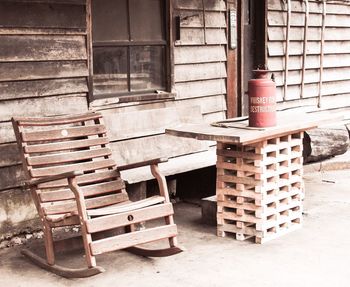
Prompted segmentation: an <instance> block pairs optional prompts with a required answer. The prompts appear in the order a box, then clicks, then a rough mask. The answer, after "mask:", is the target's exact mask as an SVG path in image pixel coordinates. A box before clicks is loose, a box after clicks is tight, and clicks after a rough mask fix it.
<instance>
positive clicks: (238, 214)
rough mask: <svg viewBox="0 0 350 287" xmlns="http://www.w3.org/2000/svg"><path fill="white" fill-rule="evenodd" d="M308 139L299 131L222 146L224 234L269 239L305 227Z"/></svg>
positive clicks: (221, 230) (221, 215) (219, 217)
mask: <svg viewBox="0 0 350 287" xmlns="http://www.w3.org/2000/svg"><path fill="white" fill-rule="evenodd" d="M302 139H303V133H302V132H298V133H294V134H290V135H286V136H282V137H277V138H273V139H269V140H265V141H262V142H259V143H256V144H249V145H244V146H237V145H233V144H226V143H218V146H217V156H218V162H217V173H218V175H217V208H218V214H217V223H218V235H219V236H223V235H224V234H225V233H226V232H228V233H234V234H235V235H236V239H237V240H245V239H248V238H251V237H253V238H254V240H255V242H256V243H263V242H266V241H267V240H270V239H273V238H276V237H278V236H280V235H283V234H285V233H287V232H289V231H293V230H295V229H296V228H298V227H300V226H301V222H302V199H303V181H302V170H303V165H302V164H303V163H302V147H303V146H302Z"/></svg>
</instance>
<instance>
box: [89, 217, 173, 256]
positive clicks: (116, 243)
mask: <svg viewBox="0 0 350 287" xmlns="http://www.w3.org/2000/svg"><path fill="white" fill-rule="evenodd" d="M176 235H177V227H176V225H175V224H172V225H165V226H160V227H154V228H151V229H146V230H142V231H135V232H132V233H126V234H122V235H118V236H114V237H109V238H105V239H101V240H96V241H93V242H92V243H91V245H90V247H91V251H92V254H93V255H98V254H101V253H104V252H108V251H112V250H117V249H124V248H127V247H131V246H134V245H137V244H141V243H146V242H152V241H156V240H160V239H164V238H168V237H174V236H176Z"/></svg>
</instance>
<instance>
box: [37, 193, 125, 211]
mask: <svg viewBox="0 0 350 287" xmlns="http://www.w3.org/2000/svg"><path fill="white" fill-rule="evenodd" d="M126 200H128V195H127V194H126V193H125V192H121V193H117V194H111V195H105V196H99V197H96V198H89V199H86V200H85V204H86V208H88V209H92V208H99V207H104V206H109V205H113V204H117V203H120V202H123V201H126ZM42 205H43V210H44V213H45V214H46V215H51V214H61V213H67V212H76V211H77V204H76V202H75V200H64V201H57V202H54V203H50V204H46V203H43V204H42Z"/></svg>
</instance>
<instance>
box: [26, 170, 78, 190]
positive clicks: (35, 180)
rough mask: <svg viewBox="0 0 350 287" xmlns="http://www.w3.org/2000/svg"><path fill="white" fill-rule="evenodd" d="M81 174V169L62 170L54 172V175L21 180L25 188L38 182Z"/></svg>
mask: <svg viewBox="0 0 350 287" xmlns="http://www.w3.org/2000/svg"><path fill="white" fill-rule="evenodd" d="M82 174H83V172H82V171H69V172H64V173H60V174H56V175H51V176H45V177H41V178H38V179H31V180H27V181H25V182H23V186H24V187H25V188H29V187H33V186H37V185H38V184H41V183H45V182H50V181H55V180H60V179H64V178H67V179H68V178H72V177H76V176H79V175H82Z"/></svg>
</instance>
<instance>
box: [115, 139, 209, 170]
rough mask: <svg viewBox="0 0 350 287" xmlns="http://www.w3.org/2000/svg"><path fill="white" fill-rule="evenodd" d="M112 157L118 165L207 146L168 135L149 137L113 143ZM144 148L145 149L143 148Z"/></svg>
mask: <svg viewBox="0 0 350 287" xmlns="http://www.w3.org/2000/svg"><path fill="white" fill-rule="evenodd" d="M110 147H111V149H112V151H113V154H112V157H113V158H114V159H115V161H116V162H117V163H118V164H120V165H126V164H132V163H136V162H140V161H145V160H149V159H154V158H162V157H168V158H171V157H175V156H180V155H185V154H190V153H194V152H199V151H204V150H207V149H208V146H207V144H206V143H205V142H204V143H203V142H202V143H201V142H199V141H196V140H193V139H185V138H176V139H175V138H173V137H171V136H168V135H158V136H150V137H145V138H139V139H130V140H125V141H121V142H114V143H111V145H110ZM145 147H146V148H145Z"/></svg>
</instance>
